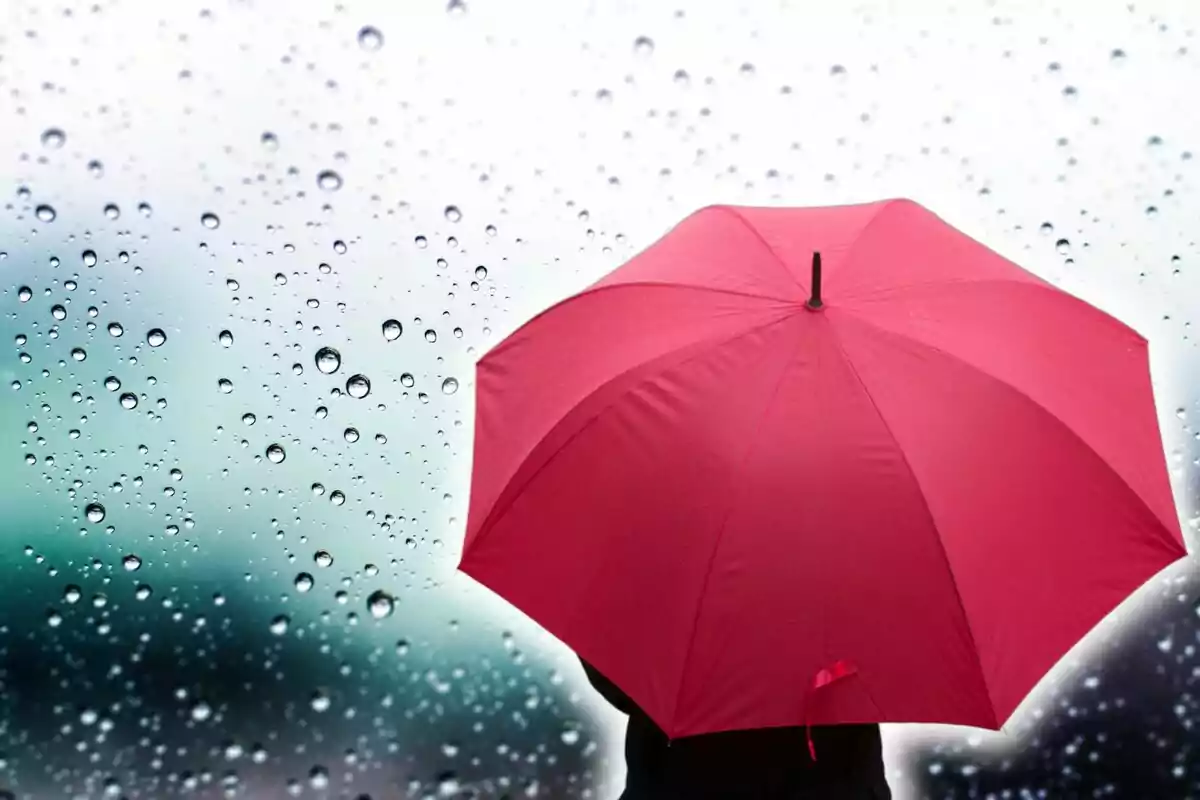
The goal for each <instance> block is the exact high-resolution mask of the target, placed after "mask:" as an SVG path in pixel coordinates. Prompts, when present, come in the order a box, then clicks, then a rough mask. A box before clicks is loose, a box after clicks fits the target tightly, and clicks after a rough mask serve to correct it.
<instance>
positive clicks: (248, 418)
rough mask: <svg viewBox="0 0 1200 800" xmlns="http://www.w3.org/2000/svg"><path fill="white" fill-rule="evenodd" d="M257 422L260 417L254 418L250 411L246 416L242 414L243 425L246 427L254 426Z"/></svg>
mask: <svg viewBox="0 0 1200 800" xmlns="http://www.w3.org/2000/svg"><path fill="white" fill-rule="evenodd" d="M257 421H258V417H256V416H254V415H253V414H251V413H250V412H249V411H247V412H246V413H245V414H242V424H244V425H253V424H254V423H255V422H257Z"/></svg>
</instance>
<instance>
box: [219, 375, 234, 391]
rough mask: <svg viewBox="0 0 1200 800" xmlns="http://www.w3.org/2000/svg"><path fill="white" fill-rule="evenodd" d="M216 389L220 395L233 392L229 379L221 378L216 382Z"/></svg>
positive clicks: (231, 382)
mask: <svg viewBox="0 0 1200 800" xmlns="http://www.w3.org/2000/svg"><path fill="white" fill-rule="evenodd" d="M217 389H218V390H219V391H220V392H221V394H229V393H230V392H232V391H233V381H231V380H229V378H221V379H219V380H218V381H217Z"/></svg>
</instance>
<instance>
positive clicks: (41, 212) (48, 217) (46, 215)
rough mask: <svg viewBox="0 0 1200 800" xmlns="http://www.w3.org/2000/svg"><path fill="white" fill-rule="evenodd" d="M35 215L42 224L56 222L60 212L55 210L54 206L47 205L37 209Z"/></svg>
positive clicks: (43, 204)
mask: <svg viewBox="0 0 1200 800" xmlns="http://www.w3.org/2000/svg"><path fill="white" fill-rule="evenodd" d="M33 213H34V214H36V215H37V218H38V219H40V220H41V221H42V222H54V220H55V219H57V218H58V212H57V211H55V210H54V206H50V205H46V204H45V203H42V204H41V205H40V206H38V207H37V208H35V209H34V211H33Z"/></svg>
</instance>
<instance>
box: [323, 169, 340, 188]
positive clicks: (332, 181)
mask: <svg viewBox="0 0 1200 800" xmlns="http://www.w3.org/2000/svg"><path fill="white" fill-rule="evenodd" d="M317 186H318V187H320V188H321V189H322V190H323V191H326V192H336V191H337V190H338V189H340V188H342V176H341V175H339V174H337V173H336V172H334V171H333V170H331V169H325V170H321V172H319V173H318V174H317Z"/></svg>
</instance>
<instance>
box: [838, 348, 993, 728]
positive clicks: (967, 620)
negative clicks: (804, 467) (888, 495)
mask: <svg viewBox="0 0 1200 800" xmlns="http://www.w3.org/2000/svg"><path fill="white" fill-rule="evenodd" d="M831 338H832V339H833V341H834V343H835V344H836V345H837V348H838V352H840V353H841V354H842V360H843V361H845V362H846V366H848V367H850V372H851V373H852V374H853V375H854V379H855V380H856V381H858V385H859V386H860V387H862V390H863V394H865V395H866V396H867V400H869V401H870V403H871V407H872V408H873V409H875V416H877V417H879V421H880V422H881V423H883V429H884V430H885V431H887V435H888V438H890V439H891V440H892V444H893V445H895V447H896V452H898V453H899V454H900V459H901V461H902V462H903V463H904V468H905V469H906V470H908V474H909V476H910V477H911V478H912V481H913V484H915V485H916V487H917V494H918V495H919V496H920V498H921V505H923V506H924V507H925V515H926V516H927V517H929V521H930V523H931V524H932V527H933V534H934V536H933V538H934V540H935V541H937V545H938V550H939V551H940V552H941V554H942V560H943V561H944V562H945V564H946V572H947V573H948V574H949V575H950V585H951V586H952V587H954V596H955V598H956V599H957V600H958V607H959V608H960V609H961V610H962V614H963V624H964V625H965V626H966V628H967V636H968V637H970V639H971V653H972V655H974V656H975V665H976V666H977V667H978V668H979V682H980V684H981V685H982V686H983V692H984V695H985V696H986V697H987V704H988V710H989V711H991V712H992V720H993V722H994V723H996V725H995V727H996V728H999V727H1000V725H999V722H998V720H996V705H995V703H994V702H993V701H992V692H991V689H990V688H989V687H988V683H987V676H986V674H985V673H984V671H983V660H982V659H981V658H980V656H979V645H978V642H977V641H976V639H975V631H974V630H973V629H972V627H971V616H970V614H968V613H967V606H966V604H965V603H963V598H962V591H961V590H960V589H959V587H958V577H957V576H956V575H955V574H954V568H953V566H952V565H951V564H950V554H949V553H947V552H946V545H945V543H944V542H943V541H942V537H941V536H940V535H939V534H938V531H937V520H936V519H934V516H933V509H931V508H930V507H929V500H928V499H926V497H925V491H924V489H922V488H921V481H920V480H919V479H918V478H917V473H916V471H915V470H914V469H913V468H912V464H910V463H909V461H908V456H907V455H906V454H905V452H904V448H903V447H901V446H900V440H899V439H897V438H896V434H895V433H893V432H892V426H891V425H889V424H888V421H887V418H886V417H884V415H883V412H882V411H881V410H880V409H879V404H878V403H876V402H875V397H874V396H873V395H872V394H871V390H870V389H868V388H867V384H866V382H865V381H864V380H863V379H862V376H861V375H859V374H858V368H857V367H855V366H854V361H853V360H851V358H850V355H849V354H848V353H847V352H846V350H845V348H843V347H842V343H841V341H840V340H839V339H838V337H837V334H836V333H834V335H833V336H832V337H831Z"/></svg>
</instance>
